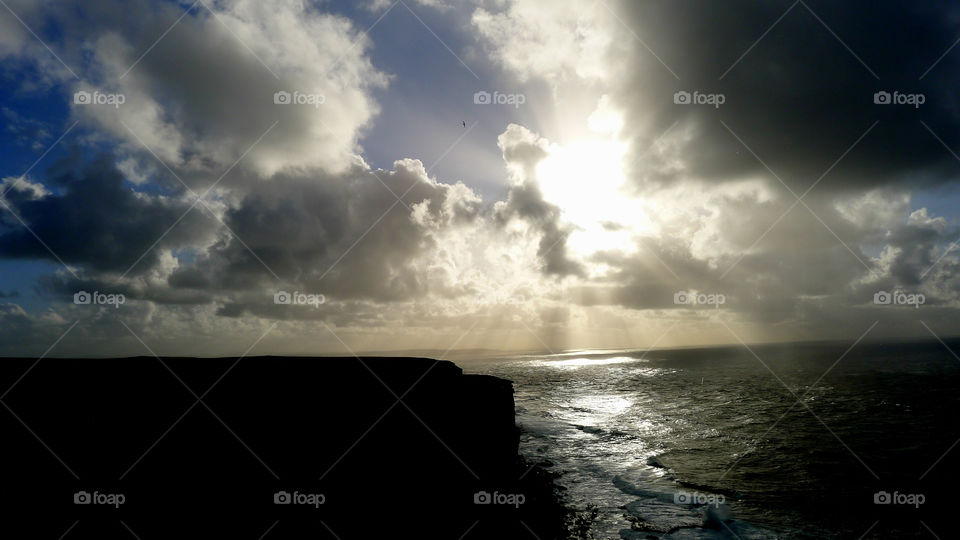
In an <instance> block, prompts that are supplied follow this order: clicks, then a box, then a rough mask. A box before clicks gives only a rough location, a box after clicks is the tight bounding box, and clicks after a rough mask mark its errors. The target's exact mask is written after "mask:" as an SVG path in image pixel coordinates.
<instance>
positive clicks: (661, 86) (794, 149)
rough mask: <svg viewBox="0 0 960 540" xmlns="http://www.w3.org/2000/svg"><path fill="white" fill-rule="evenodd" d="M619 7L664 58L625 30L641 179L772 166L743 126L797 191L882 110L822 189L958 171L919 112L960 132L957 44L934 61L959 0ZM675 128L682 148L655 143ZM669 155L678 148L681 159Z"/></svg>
mask: <svg viewBox="0 0 960 540" xmlns="http://www.w3.org/2000/svg"><path fill="white" fill-rule="evenodd" d="M791 6H792V8H791ZM807 6H809V8H810V9H807ZM788 8H791V9H790V12H789V13H787V14H786V15H785V16H783V18H782V19H780V20H779V22H777V21H778V19H779V18H780V17H781V16H782V15H783V14H784V12H786V11H787V9H788ZM619 11H620V14H621V18H622V19H623V20H624V21H625V23H626V24H627V25H628V26H630V27H631V28H632V29H633V30H634V31H635V32H636V34H637V35H639V36H640V37H642V38H643V41H644V43H646V44H647V45H648V46H649V47H650V48H651V49H652V50H653V51H654V52H655V53H656V54H657V55H658V56H659V57H660V58H661V59H662V60H663V62H664V63H665V64H666V65H667V66H668V67H669V69H668V68H666V67H664V66H663V65H661V64H660V62H658V60H657V59H656V58H655V57H654V56H653V54H651V53H650V52H649V51H648V50H647V49H646V48H644V46H643V45H642V44H641V43H640V42H639V41H637V40H635V39H634V38H633V36H631V35H629V34H625V36H626V38H625V39H627V40H630V41H629V42H630V45H629V47H631V48H632V54H630V55H629V58H630V60H629V61H622V60H614V61H613V65H614V66H616V68H617V70H618V73H620V74H621V75H622V77H618V78H617V80H618V82H619V83H620V87H619V89H618V90H617V91H616V92H615V94H614V96H615V98H616V101H617V102H618V103H619V104H621V105H622V106H624V107H625V108H626V110H627V111H628V117H627V119H626V122H625V126H626V127H625V130H626V133H627V134H628V136H629V137H631V138H632V139H633V141H634V143H635V151H636V152H635V154H634V158H635V160H634V165H635V168H636V171H637V173H636V174H637V176H638V177H639V179H640V180H641V184H643V183H645V182H654V183H655V184H660V183H664V182H667V183H669V182H671V181H673V180H675V179H676V178H677V177H678V172H679V174H681V175H683V176H686V177H700V178H706V179H714V180H723V179H732V178H742V177H744V176H748V175H751V174H761V175H763V176H769V173H768V172H767V171H766V169H765V168H764V167H763V165H761V164H760V163H759V162H758V159H757V158H756V157H754V156H753V155H751V153H750V152H749V151H748V150H747V149H746V148H744V146H743V144H741V142H740V141H738V140H737V137H740V138H742V140H743V142H745V143H746V144H747V145H748V146H749V147H750V148H751V149H752V150H753V151H754V152H755V153H756V154H757V156H759V158H760V159H761V160H763V161H764V162H765V163H766V164H767V165H769V166H770V168H771V169H773V171H774V172H775V173H777V174H778V175H779V176H780V177H781V178H782V179H783V181H784V182H786V183H787V184H788V185H790V186H791V188H792V189H794V190H795V191H797V192H798V193H799V192H802V191H803V190H805V189H806V188H807V187H808V186H810V185H811V184H812V183H813V181H814V180H816V179H817V178H818V177H819V176H820V175H821V174H823V173H824V172H825V171H826V170H827V169H828V168H829V167H830V165H831V164H832V163H834V161H836V160H837V159H838V158H840V157H841V155H843V153H844V152H845V151H846V150H847V149H848V148H850V147H851V145H853V144H854V142H855V141H857V139H858V138H859V137H861V136H862V135H863V134H864V133H865V132H866V131H867V130H868V128H869V127H870V126H871V125H872V124H873V123H874V122H875V121H878V122H879V123H878V124H877V125H876V127H875V128H874V129H873V131H872V132H871V133H869V134H868V135H867V136H866V137H864V138H863V140H862V141H861V142H860V143H859V145H858V146H857V147H856V148H855V149H853V150H852V151H851V152H850V153H849V155H847V156H846V157H845V158H844V159H843V160H842V161H841V162H840V163H839V164H838V165H837V167H836V169H834V170H833V171H832V172H831V173H830V175H829V177H827V178H826V179H825V180H824V181H823V182H822V184H821V185H819V186H818V187H817V189H818V190H835V189H847V188H850V187H852V186H863V185H878V184H881V183H884V182H895V181H905V180H907V181H910V182H914V183H916V182H919V181H937V180H943V179H944V178H949V177H950V175H954V174H956V172H957V171H958V164H957V163H956V161H955V160H954V158H953V157H952V156H950V154H949V152H948V151H947V150H946V149H944V148H943V146H941V144H940V143H939V142H938V141H937V140H936V139H935V138H934V137H933V135H931V133H930V132H929V131H927V129H926V128H925V127H924V126H923V124H921V121H923V122H925V123H926V124H927V125H928V126H929V127H930V128H931V129H932V130H933V131H934V132H935V133H937V135H938V136H939V137H941V138H942V139H943V140H944V141H945V142H946V143H947V144H948V145H953V146H957V145H960V129H958V122H957V121H956V119H957V114H958V112H960V107H958V97H957V95H956V92H955V91H954V90H955V88H956V87H957V83H958V82H960V81H958V78H960V76H958V75H957V73H958V69H957V68H958V67H960V51H957V50H954V51H952V52H951V53H950V54H947V55H946V56H945V57H943V59H942V60H941V61H940V62H939V63H937V64H936V65H935V66H934V67H933V68H932V69H929V71H927V70H928V68H930V66H931V65H933V64H934V62H935V61H936V60H937V59H938V58H939V57H940V56H941V55H942V54H943V53H944V52H945V51H946V50H947V49H948V48H949V47H950V46H951V44H953V43H954V41H955V40H956V39H957V37H958V36H960V9H958V7H957V6H956V4H952V3H949V2H918V3H911V2H870V3H858V4H855V5H854V4H850V3H846V2H829V1H817V0H810V1H807V2H806V3H803V2H800V3H794V2H792V1H778V2H766V1H763V2H761V1H755V0H739V1H734V2H709V1H694V0H681V1H674V2H623V3H622V5H621V6H620V7H619ZM811 11H812V12H811ZM818 18H819V20H818ZM821 21H822V23H824V24H825V25H826V26H828V27H829V29H828V28H827V27H825V26H824V24H821ZM775 22H776V23H777V24H776V25H775V26H773V25H774V23H775ZM771 26H772V28H771ZM768 30H769V32H767V31H768ZM831 31H832V32H833V33H835V34H836V36H838V37H839V39H840V40H842V41H843V43H841V42H840V40H838V37H835V36H834V35H832V34H831ZM761 36H762V39H760V40H759V42H757V40H758V39H759V38H761ZM844 44H846V46H849V48H850V49H851V50H852V51H853V53H851V52H850V51H848V50H847V48H846V47H845V45H844ZM751 47H752V48H751ZM748 50H749V52H747V51H748ZM744 53H746V54H744ZM855 55H856V56H855ZM741 56H742V59H741ZM857 57H859V59H860V60H858V58H857ZM861 60H862V63H861ZM670 70H672V71H673V73H674V74H675V75H676V77H674V75H673V74H671V72H670ZM875 75H876V76H875ZM921 76H923V78H922V79H921ZM677 91H687V92H691V93H692V92H694V91H698V92H700V93H704V94H709V93H722V94H724V96H725V102H724V103H723V104H722V105H721V106H720V107H719V108H715V107H712V106H709V105H677V104H675V103H674V100H673V96H674V93H675V92H677ZM878 91H887V92H890V93H891V94H892V93H893V92H894V91H897V92H900V93H903V94H913V93H922V94H923V95H924V97H925V103H924V104H923V105H921V106H920V107H919V108H915V107H912V106H909V105H876V104H874V93H876V92H878ZM721 122H723V123H725V124H726V125H727V126H728V127H729V129H728V127H725V126H724V125H723V123H721ZM675 123H676V124H675ZM671 126H674V127H673V128H672V129H670V128H671ZM668 129H670V131H671V132H672V134H673V135H676V136H678V137H679V136H680V134H683V136H684V137H686V140H685V142H683V143H682V145H681V146H680V149H679V150H678V151H677V154H676V155H670V154H669V153H667V154H666V155H665V154H664V153H659V152H656V151H649V152H648V151H646V149H647V148H649V147H650V145H651V143H652V142H653V141H654V140H655V139H656V138H657V137H659V136H660V135H661V134H663V133H664V132H666V131H667V130H668ZM731 131H732V132H733V133H731ZM734 134H736V136H735V135H734ZM668 135H669V134H668ZM670 157H680V158H682V160H683V161H684V165H685V166H684V168H683V170H682V172H680V171H677V170H675V169H674V168H671V166H670V165H669V158H670Z"/></svg>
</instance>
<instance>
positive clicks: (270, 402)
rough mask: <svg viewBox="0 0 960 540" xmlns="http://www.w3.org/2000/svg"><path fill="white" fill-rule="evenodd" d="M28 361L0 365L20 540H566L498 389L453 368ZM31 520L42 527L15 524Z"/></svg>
mask: <svg viewBox="0 0 960 540" xmlns="http://www.w3.org/2000/svg"><path fill="white" fill-rule="evenodd" d="M34 362H35V360H33V359H5V360H2V361H0V387H2V388H0V389H2V390H4V391H5V390H6V389H7V388H8V387H11V385H12V388H11V390H10V391H9V392H8V393H7V394H6V395H5V396H4V397H3V399H2V403H3V404H4V405H6V408H7V410H6V411H0V433H2V434H3V453H4V455H5V457H6V459H5V463H6V464H7V466H6V467H5V469H6V470H5V471H4V472H5V474H4V475H3V483H2V488H0V489H2V491H0V493H2V499H0V504H2V505H3V507H4V508H5V510H6V511H5V514H7V516H9V519H5V521H6V522H7V523H8V524H11V525H12V524H13V523H15V522H17V516H23V521H22V522H20V525H21V526H24V527H26V529H25V530H26V531H29V533H30V534H29V535H28V536H29V537H50V538H58V537H60V535H62V534H63V533H64V532H65V531H67V530H68V528H70V527H73V528H72V529H70V533H69V536H68V537H67V538H84V537H96V538H109V537H113V536H116V537H119V538H131V536H130V533H131V532H133V533H135V534H136V535H137V536H139V537H141V538H144V539H146V538H192V537H196V538H253V539H256V538H261V537H262V538H265V539H270V538H284V537H298V538H303V537H304V536H306V535H309V536H310V537H313V538H340V539H341V540H348V539H350V538H371V537H379V536H384V535H388V536H395V535H400V536H401V537H408V536H409V537H416V538H448V539H449V538H452V539H457V538H461V536H463V535H464V534H465V533H466V536H463V537H464V538H465V539H467V540H469V539H474V538H477V539H479V538H524V537H528V538H534V535H535V536H537V537H539V538H541V539H544V540H545V539H547V538H553V537H556V536H557V535H559V534H560V533H559V532H558V531H559V530H560V529H561V528H562V527H561V524H562V521H563V510H562V509H561V508H560V507H559V505H558V504H557V500H556V497H555V493H554V491H553V490H552V487H551V486H549V485H548V484H549V479H547V478H546V477H545V475H543V474H542V473H541V472H540V471H539V470H535V472H534V474H530V473H529V471H528V469H527V467H526V466H525V464H523V463H522V462H521V460H520V459H519V457H518V455H517V447H518V431H517V428H516V426H515V423H514V404H513V389H512V385H511V383H510V382H509V381H505V380H501V379H497V378H495V377H489V376H481V375H464V374H463V373H462V371H461V370H460V369H459V368H458V367H457V366H456V365H454V364H453V363H451V362H446V361H435V360H431V359H426V358H363V359H361V360H358V359H356V358H287V357H256V358H254V357H250V358H243V359H241V360H239V361H238V360H237V359H236V358H219V359H195V358H164V359H162V361H161V360H158V359H156V358H152V357H138V358H122V359H103V360H67V359H43V360H41V361H40V362H38V363H36V364H35V365H34ZM31 366H33V367H32V368H31ZM21 377H22V378H21ZM38 510H39V511H41V512H42V513H43V515H45V516H47V519H45V520H43V521H42V522H39V523H38V522H37V521H36V520H34V519H32V518H28V517H27V515H32V514H36V512H37V511H38ZM127 528H129V531H128V530H125V529H127ZM268 531H269V532H268ZM468 531H469V533H468ZM534 531H535V532H534ZM531 532H534V535H531V534H530V533H531ZM265 533H266V534H265ZM411 534H412V535H413V536H410V535H411ZM261 535H264V536H261Z"/></svg>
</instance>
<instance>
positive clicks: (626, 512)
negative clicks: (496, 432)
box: [458, 341, 960, 539]
mask: <svg viewBox="0 0 960 540" xmlns="http://www.w3.org/2000/svg"><path fill="white" fill-rule="evenodd" d="M952 350H958V351H960V343H957V342H953V341H951V342H947V343H940V342H925V343H897V344H863V343H861V344H858V345H856V346H854V347H853V348H850V345H849V344H789V345H757V346H751V347H749V348H746V347H719V348H709V349H677V350H664V351H649V352H645V351H576V352H567V353H563V354H550V355H525V356H512V357H495V358H484V359H472V360H465V361H458V363H459V364H460V365H461V366H462V367H463V368H464V371H466V372H468V373H484V374H489V375H495V376H498V377H502V378H505V379H509V380H511V381H513V383H514V388H515V392H516V397H515V401H516V411H517V423H518V425H519V427H520V429H521V453H522V454H523V455H524V456H526V457H527V458H530V459H532V460H534V461H537V462H540V463H542V464H544V465H545V466H547V467H549V468H550V469H552V470H554V471H556V472H558V473H560V477H559V480H558V482H559V484H560V485H561V486H562V487H563V488H565V491H566V495H567V498H568V500H569V502H570V504H572V505H573V506H575V507H577V508H581V509H584V508H588V507H591V506H595V507H596V508H597V510H598V516H597V519H596V520H595V522H594V523H593V525H592V528H591V532H592V534H593V536H594V537H595V538H602V539H607V538H613V539H616V538H626V539H633V538H744V539H746V538H913V537H925V538H948V537H951V535H952V534H953V530H952V529H953V528H955V525H954V524H953V523H952V516H951V515H950V510H951V509H952V508H953V507H955V506H956V505H955V504H954V503H953V500H955V499H956V498H957V497H956V496H955V495H953V493H954V492H955V487H954V486H956V485H957V481H958V480H960V475H958V471H960V449H956V453H953V450H954V445H955V444H956V442H957V440H958V438H960V422H957V420H956V416H957V411H958V405H960V384H958V383H960V359H958V358H957V357H956V356H955V355H954V353H953V352H952Z"/></svg>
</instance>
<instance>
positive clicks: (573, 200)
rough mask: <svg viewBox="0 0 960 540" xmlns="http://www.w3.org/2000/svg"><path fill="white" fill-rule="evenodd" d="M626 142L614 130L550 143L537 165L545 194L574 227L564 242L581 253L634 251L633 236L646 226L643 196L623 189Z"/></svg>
mask: <svg viewBox="0 0 960 540" xmlns="http://www.w3.org/2000/svg"><path fill="white" fill-rule="evenodd" d="M627 146H628V145H627V144H625V143H622V142H619V141H617V140H616V139H615V138H614V137H613V136H606V137H603V136H596V137H588V138H583V139H579V140H576V141H574V142H572V143H569V144H566V145H559V144H553V145H551V146H550V149H549V155H548V156H547V157H546V158H544V160H543V161H541V162H540V165H539V166H538V167H537V179H538V182H539V184H540V188H541V190H542V191H543V195H544V199H546V200H547V201H548V202H551V203H553V204H556V205H557V206H558V207H559V208H560V210H561V212H562V218H563V219H564V221H566V222H567V223H570V224H571V225H573V226H574V228H575V230H574V231H573V232H572V233H571V235H570V237H569V238H568V239H567V246H568V247H570V248H571V249H572V250H573V251H574V252H576V253H578V254H580V255H581V256H586V255H589V254H591V253H595V252H597V251H606V250H620V251H626V252H629V251H632V250H633V249H634V243H633V242H632V237H633V236H634V235H635V234H636V233H637V232H639V231H641V230H644V229H647V228H649V226H650V223H649V220H648V219H647V215H646V212H644V209H643V204H642V201H640V200H639V199H636V198H634V197H631V196H630V195H629V191H628V190H627V189H626V188H627V186H626V185H625V182H626V176H625V174H624V171H623V164H624V163H623V162H624V157H625V155H626V154H627V149H628V148H627Z"/></svg>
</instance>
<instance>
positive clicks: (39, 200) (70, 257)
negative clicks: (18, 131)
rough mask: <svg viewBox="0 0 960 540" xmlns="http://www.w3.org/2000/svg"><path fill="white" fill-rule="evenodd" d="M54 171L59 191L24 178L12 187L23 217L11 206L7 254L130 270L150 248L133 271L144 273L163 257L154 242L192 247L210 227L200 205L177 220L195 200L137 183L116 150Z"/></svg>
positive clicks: (0, 224) (4, 224) (1, 234)
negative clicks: (31, 185) (136, 187)
mask: <svg viewBox="0 0 960 540" xmlns="http://www.w3.org/2000/svg"><path fill="white" fill-rule="evenodd" d="M52 171H53V174H52V176H51V177H50V178H48V179H47V182H46V184H47V185H48V186H50V187H51V188H53V189H56V190H57V193H50V192H47V193H45V194H44V195H42V196H38V195H37V194H36V192H35V191H33V190H31V189H28V186H27V185H25V184H22V183H21V184H14V185H13V187H12V189H10V190H9V191H8V192H7V195H6V197H5V201H6V204H7V205H9V206H10V208H11V209H12V210H13V211H14V212H16V214H17V216H19V218H20V220H23V223H21V222H20V221H19V220H17V219H16V218H15V217H14V216H12V215H11V214H10V213H9V212H7V211H4V213H3V215H2V217H0V256H4V257H8V258H24V259H48V260H53V261H55V262H56V261H57V257H59V258H60V260H62V261H63V262H64V263H67V264H77V265H80V266H84V267H87V268H90V269H91V270H95V271H97V272H118V271H119V272H123V271H126V270H127V269H128V268H130V267H131V266H132V265H133V264H134V263H136V262H137V258H138V257H140V255H141V254H143V255H144V256H143V259H142V260H141V261H140V262H139V263H137V266H136V267H135V268H133V270H132V271H131V274H132V275H137V274H141V273H143V272H146V271H148V270H149V269H151V268H152V267H153V266H154V265H155V264H156V263H157V261H158V255H157V253H158V251H157V250H156V249H151V246H154V243H155V242H156V246H155V247H156V248H160V249H170V248H177V247H181V246H191V245H193V243H194V242H197V241H199V240H200V239H202V237H203V236H204V235H205V234H206V233H207V232H208V230H209V226H210V223H209V222H210V220H209V219H206V218H203V216H202V215H201V213H200V211H199V210H197V209H194V210H193V211H192V212H190V213H189V214H187V215H186V216H185V217H183V219H182V220H181V221H180V222H179V223H177V221H178V219H180V218H181V216H183V215H184V214H185V213H186V212H187V209H188V208H189V207H190V205H189V204H188V203H186V202H184V201H181V200H177V199H169V198H163V197H156V196H150V195H146V194H139V193H137V192H135V191H133V190H132V189H130V187H129V185H128V184H125V179H124V176H123V174H122V173H121V172H120V171H119V170H117V167H116V164H115V162H114V158H113V156H111V155H102V156H100V157H99V158H97V159H95V160H94V161H92V162H90V163H87V164H81V163H77V159H76V158H67V159H65V160H63V161H61V162H60V163H59V164H58V165H57V166H56V167H54V169H52ZM175 223H177V225H176V226H175V227H174V224H175ZM24 224H25V225H24ZM171 227H173V228H172V229H171ZM168 230H169V232H167V231H168ZM165 233H166V234H165ZM37 237H39V238H40V240H42V243H41V241H40V240H38V239H37ZM44 244H46V247H45V246H44ZM48 248H49V249H48ZM54 254H55V255H54Z"/></svg>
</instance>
